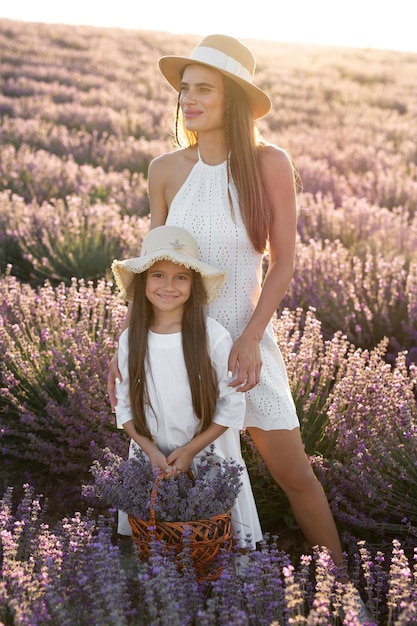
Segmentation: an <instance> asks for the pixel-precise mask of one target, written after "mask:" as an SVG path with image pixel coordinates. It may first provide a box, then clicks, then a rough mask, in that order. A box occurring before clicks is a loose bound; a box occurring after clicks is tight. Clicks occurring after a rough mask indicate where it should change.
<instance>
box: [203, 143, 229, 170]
mask: <svg viewBox="0 0 417 626" xmlns="http://www.w3.org/2000/svg"><path fill="white" fill-rule="evenodd" d="M197 156H198V161H199V162H200V163H203V165H206V166H207V167H219V166H220V165H224V164H225V163H226V162H227V159H223V161H220V162H219V163H206V161H205V160H204V159H203V157H202V156H201V153H200V146H199V145H197Z"/></svg>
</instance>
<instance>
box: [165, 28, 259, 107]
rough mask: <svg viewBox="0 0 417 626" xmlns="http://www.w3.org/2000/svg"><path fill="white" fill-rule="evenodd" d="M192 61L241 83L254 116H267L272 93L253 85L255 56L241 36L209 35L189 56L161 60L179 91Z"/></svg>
mask: <svg viewBox="0 0 417 626" xmlns="http://www.w3.org/2000/svg"><path fill="white" fill-rule="evenodd" d="M191 63H199V64H201V65H205V66H207V67H211V68H213V69H216V70H218V71H219V72H221V73H222V74H224V75H225V76H228V77H229V78H231V79H232V80H234V81H235V82H236V83H238V85H240V86H241V87H242V89H243V91H244V92H245V93H246V95H247V96H248V99H249V103H250V105H251V108H252V112H253V116H254V119H257V118H259V117H263V116H264V115H266V114H267V113H268V111H269V110H270V108H271V100H270V98H269V96H268V95H267V94H266V93H265V92H264V91H262V89H260V88H259V87H256V85H254V84H253V79H254V74H255V67H256V62H255V57H254V56H253V54H252V52H251V51H250V50H249V48H248V47H247V46H245V45H244V44H243V43H242V42H241V41H239V39H235V38H234V37H228V36H226V35H209V36H208V37H205V38H204V39H203V40H202V41H200V43H199V44H198V45H197V46H196V47H195V48H194V50H193V51H192V52H191V54H190V56H189V57H179V56H163V57H162V58H161V59H160V60H159V68H160V70H161V72H162V74H163V75H164V77H165V78H166V80H167V81H168V82H169V84H170V85H172V87H174V89H176V90H177V91H178V92H179V90H180V84H181V78H182V74H183V72H184V69H185V68H186V67H187V65H190V64H191Z"/></svg>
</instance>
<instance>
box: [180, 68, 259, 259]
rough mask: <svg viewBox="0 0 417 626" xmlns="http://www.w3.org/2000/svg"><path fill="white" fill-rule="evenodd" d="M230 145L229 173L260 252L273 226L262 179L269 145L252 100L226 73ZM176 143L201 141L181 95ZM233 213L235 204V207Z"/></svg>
mask: <svg viewBox="0 0 417 626" xmlns="http://www.w3.org/2000/svg"><path fill="white" fill-rule="evenodd" d="M223 83H224V98H225V110H224V123H225V134H226V147H227V152H228V154H229V155H230V158H229V161H228V176H229V177H230V174H231V177H232V179H233V181H234V183H235V185H236V189H237V192H238V197H239V205H240V210H241V214H242V219H243V222H244V224H245V226H246V230H247V232H248V235H249V239H250V240H251V242H252V245H253V247H254V248H255V250H257V251H258V252H264V251H265V248H266V244H267V240H268V235H269V230H270V226H271V207H270V204H269V201H268V196H267V194H266V192H265V188H264V185H263V181H262V175H261V166H260V153H261V150H262V146H264V145H265V142H263V141H262V140H261V139H260V138H259V136H258V133H257V129H256V125H255V121H254V119H253V114H252V110H251V108H250V104H249V100H248V98H247V96H246V93H245V92H244V91H243V89H242V88H241V87H240V86H239V85H238V84H237V83H236V82H235V81H233V80H232V79H230V78H227V77H226V76H223ZM174 132H175V143H176V145H177V146H179V147H181V146H183V144H184V141H185V143H186V144H187V145H188V146H194V145H196V144H197V143H198V139H197V133H194V132H190V131H187V129H186V128H185V125H184V120H183V117H182V114H181V107H180V102H179V96H178V101H177V109H176V116H175V131H174ZM231 210H232V212H233V206H231Z"/></svg>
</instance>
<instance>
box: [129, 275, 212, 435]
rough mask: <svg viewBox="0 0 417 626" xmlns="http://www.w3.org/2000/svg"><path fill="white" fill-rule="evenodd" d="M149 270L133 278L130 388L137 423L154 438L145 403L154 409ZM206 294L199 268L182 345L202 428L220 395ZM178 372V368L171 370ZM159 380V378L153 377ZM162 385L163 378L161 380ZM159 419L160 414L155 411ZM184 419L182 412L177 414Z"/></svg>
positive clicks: (139, 429)
mask: <svg viewBox="0 0 417 626" xmlns="http://www.w3.org/2000/svg"><path fill="white" fill-rule="evenodd" d="M145 285H146V272H143V273H141V274H137V275H136V276H135V278H134V298H133V303H132V316H131V322H130V324H129V340H128V344H129V358H128V367H129V389H130V406H131V411H132V416H133V421H134V425H135V428H136V431H137V433H138V434H139V435H143V436H145V437H148V438H149V439H152V435H151V433H150V431H149V428H148V426H147V422H146V413H145V409H146V406H148V407H149V408H150V410H153V408H152V406H151V404H150V399H149V393H148V384H147V378H146V374H147V372H149V373H150V374H151V375H152V372H150V370H149V362H148V359H147V356H148V332H149V327H150V325H151V322H152V305H151V303H150V302H149V300H148V299H147V297H146V295H145ZM206 300H207V295H206V292H205V289H204V285H203V281H202V279H201V276H200V274H199V273H198V272H195V271H193V284H192V289H191V295H190V297H189V299H188V300H187V302H186V304H185V308H184V315H183V318H182V346H183V351H184V360H185V366H186V369H187V374H188V380H189V383H190V390H191V397H192V403H193V410H194V414H195V415H196V417H197V418H198V419H199V420H200V432H202V431H204V430H206V428H208V427H209V425H210V424H211V422H212V420H213V416H214V413H215V410H216V404H217V398H218V393H219V392H218V385H217V376H216V372H215V370H214V368H213V365H212V362H211V359H210V355H209V350H208V340H207V331H206V311H205V303H206ZM172 375H173V376H175V372H173V373H172ZM154 383H155V384H158V383H157V381H154ZM160 384H161V385H163V384H164V383H163V381H161V382H160ZM156 418H157V419H158V415H156ZM178 419H179V420H181V419H182V416H181V415H178Z"/></svg>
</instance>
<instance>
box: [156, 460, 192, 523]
mask: <svg viewBox="0 0 417 626" xmlns="http://www.w3.org/2000/svg"><path fill="white" fill-rule="evenodd" d="M185 473H186V474H187V476H188V477H189V478H190V479H191V480H192V482H193V484H194V474H193V472H192V470H190V469H189V470H187V472H185ZM165 476H166V473H165V472H163V471H161V472H159V474H157V475H156V476H155V480H154V483H153V486H152V491H151V498H150V502H149V525H150V526H155V524H156V515H155V503H156V498H157V496H158V487H159V483H160V482H161V480H165ZM168 480H170V479H168Z"/></svg>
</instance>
